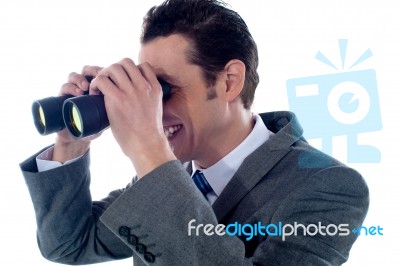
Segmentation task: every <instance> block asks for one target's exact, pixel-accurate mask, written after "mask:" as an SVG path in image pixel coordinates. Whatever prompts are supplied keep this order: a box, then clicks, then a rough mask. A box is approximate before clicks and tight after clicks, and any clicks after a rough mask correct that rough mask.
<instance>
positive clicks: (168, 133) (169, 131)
mask: <svg viewBox="0 0 400 266" xmlns="http://www.w3.org/2000/svg"><path fill="white" fill-rule="evenodd" d="M181 127H182V125H178V126H170V127H167V128H164V134H165V136H166V137H167V138H171V137H172V136H173V135H174V133H175V132H177V131H178V130H179V129H181Z"/></svg>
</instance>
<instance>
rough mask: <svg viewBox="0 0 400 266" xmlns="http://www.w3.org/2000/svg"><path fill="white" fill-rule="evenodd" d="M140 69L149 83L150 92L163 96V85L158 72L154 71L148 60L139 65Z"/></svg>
mask: <svg viewBox="0 0 400 266" xmlns="http://www.w3.org/2000/svg"><path fill="white" fill-rule="evenodd" d="M138 69H139V70H140V72H141V74H142V75H143V77H144V78H145V79H146V81H147V82H148V84H149V90H150V91H149V93H150V94H152V95H161V96H162V90H161V85H160V82H159V81H158V79H157V76H156V74H155V73H154V70H153V67H152V66H151V65H150V64H149V63H147V62H146V63H143V64H141V65H139V66H138Z"/></svg>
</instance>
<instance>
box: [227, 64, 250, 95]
mask: <svg viewBox="0 0 400 266" xmlns="http://www.w3.org/2000/svg"><path fill="white" fill-rule="evenodd" d="M224 73H225V78H226V90H225V100H226V101H227V102H232V101H234V100H235V99H237V97H238V96H239V95H240V93H241V92H242V90H243V86H244V80H245V77H246V66H245V64H244V63H243V62H242V61H240V60H237V59H233V60H231V61H229V62H228V63H227V64H226V65H225V71H224Z"/></svg>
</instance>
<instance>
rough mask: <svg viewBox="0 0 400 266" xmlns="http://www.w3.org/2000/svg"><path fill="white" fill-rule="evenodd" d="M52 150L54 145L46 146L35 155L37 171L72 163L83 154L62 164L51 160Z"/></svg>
mask: <svg viewBox="0 0 400 266" xmlns="http://www.w3.org/2000/svg"><path fill="white" fill-rule="evenodd" d="M53 152H54V146H52V147H50V148H48V149H47V150H45V151H44V152H42V153H41V154H39V155H38V156H37V157H36V164H37V168H38V171H39V172H44V171H48V170H52V169H55V168H57V167H60V166H63V165H66V164H70V163H73V162H75V161H77V160H79V159H80V158H81V157H82V156H83V155H81V156H79V157H77V158H74V159H71V160H68V161H66V162H65V163H64V164H62V163H60V162H58V161H52V160H51V159H52V158H53Z"/></svg>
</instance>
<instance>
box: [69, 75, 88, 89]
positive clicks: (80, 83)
mask: <svg viewBox="0 0 400 266" xmlns="http://www.w3.org/2000/svg"><path fill="white" fill-rule="evenodd" d="M68 83H71V84H75V85H76V87H78V88H79V89H80V90H82V91H87V90H88V89H89V82H88V81H87V79H86V78H85V76H84V75H82V74H78V73H76V72H72V73H70V74H69V76H68Z"/></svg>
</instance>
